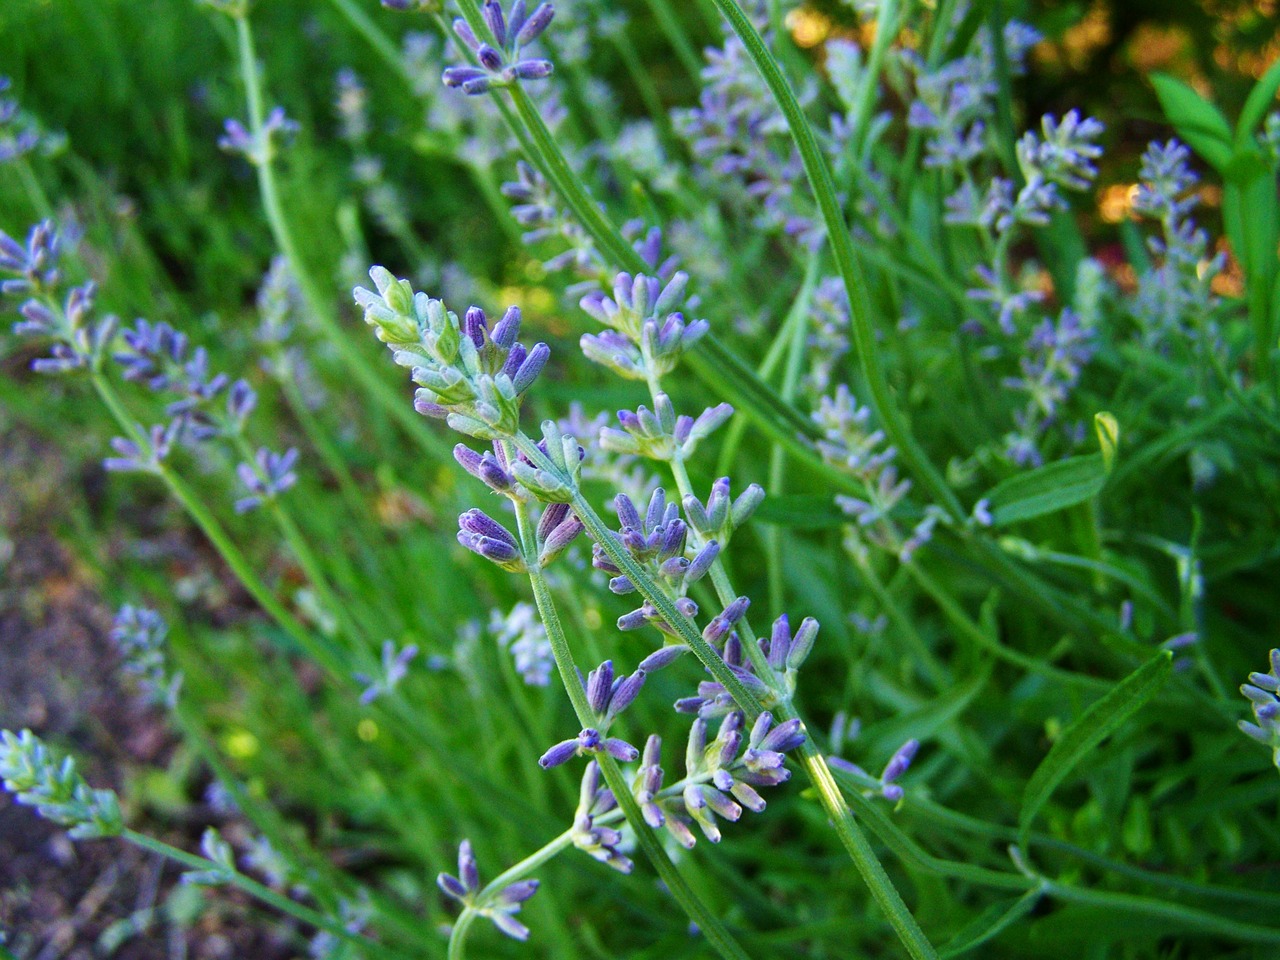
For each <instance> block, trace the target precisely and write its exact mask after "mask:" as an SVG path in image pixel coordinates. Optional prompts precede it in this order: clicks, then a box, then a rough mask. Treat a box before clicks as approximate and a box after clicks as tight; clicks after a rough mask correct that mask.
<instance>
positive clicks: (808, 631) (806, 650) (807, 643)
mask: <svg viewBox="0 0 1280 960" xmlns="http://www.w3.org/2000/svg"><path fill="white" fill-rule="evenodd" d="M817 639H818V621H817V620H815V619H813V617H805V618H804V620H803V621H802V622H801V623H800V629H799V630H797V631H796V634H795V636H794V637H793V638H792V639H791V649H790V651H789V652H788V653H787V658H786V667H787V669H788V670H799V669H800V667H802V666H803V665H804V662H805V660H807V659H808V658H809V654H810V653H811V652H812V651H813V645H814V642H815V641H816V640H817Z"/></svg>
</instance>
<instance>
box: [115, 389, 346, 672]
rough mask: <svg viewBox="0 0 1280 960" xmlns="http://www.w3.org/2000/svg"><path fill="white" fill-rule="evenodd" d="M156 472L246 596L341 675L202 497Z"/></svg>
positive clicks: (127, 427)
mask: <svg viewBox="0 0 1280 960" xmlns="http://www.w3.org/2000/svg"><path fill="white" fill-rule="evenodd" d="M90 378H91V382H92V384H93V388H94V390H95V391H96V392H97V394H98V397H99V398H100V399H101V400H102V402H103V404H104V405H105V406H106V408H107V410H108V411H109V412H110V413H111V416H112V417H113V418H114V419H115V421H116V423H117V424H118V425H119V426H120V429H122V430H124V431H125V432H126V433H127V434H128V435H129V436H130V437H132V438H133V439H134V440H135V441H137V442H139V443H145V442H146V439H147V438H145V437H143V436H142V435H141V433H140V432H139V430H138V426H137V424H136V423H135V422H134V421H133V419H132V418H131V417H130V416H129V414H128V412H127V411H126V410H125V408H124V404H123V403H121V401H120V398H119V396H117V394H116V392H115V390H114V389H112V387H111V384H110V383H108V382H107V379H106V377H104V376H103V375H102V373H101V372H99V371H93V372H92V373H91V374H90ZM157 473H158V474H159V476H160V479H161V480H163V481H164V484H165V486H166V487H168V488H169V492H170V493H172V494H173V496H174V497H175V498H176V499H177V501H178V502H179V503H180V504H181V505H182V507H183V508H184V509H185V510H186V511H187V513H188V514H189V515H190V517H191V519H192V520H194V521H195V523H196V526H198V527H199V528H200V530H201V532H203V533H204V535H205V536H206V537H207V538H208V539H209V542H210V543H212V544H213V547H214V549H215V550H217V552H218V555H219V556H220V557H222V560H223V562H224V563H226V565H227V566H228V567H230V568H231V572H232V573H233V574H235V576H236V579H238V580H239V581H240V582H241V583H242V584H243V585H244V588H245V589H246V590H248V591H249V594H250V596H252V597H253V599H254V600H255V601H256V602H257V603H258V605H259V606H260V607H262V609H263V610H265V611H266V612H267V614H268V615H270V616H271V618H272V619H273V620H275V621H276V622H277V623H278V624H280V626H281V627H282V628H283V629H284V631H285V632H286V633H288V634H289V636H290V637H291V638H292V639H293V640H294V641H295V642H296V643H297V644H298V646H300V647H301V648H302V649H303V650H306V651H307V653H308V654H310V655H311V656H312V657H314V658H315V659H316V661H317V662H318V663H320V664H321V666H323V667H324V668H325V669H326V670H328V671H329V672H330V673H332V674H334V675H335V676H338V677H345V670H344V669H343V666H342V661H341V659H340V658H339V657H338V655H337V653H336V652H335V651H333V650H332V649H330V648H329V647H328V645H327V644H324V643H321V642H320V641H319V640H318V639H317V638H316V637H315V636H314V635H313V634H312V632H311V631H310V630H308V629H307V628H306V627H305V626H303V624H302V622H301V621H299V620H298V619H297V618H296V617H295V616H294V615H293V614H292V613H290V612H289V611H288V609H287V608H286V607H285V605H284V604H283V603H282V602H281V601H280V598H279V597H277V596H276V595H275V593H274V592H273V591H272V590H271V589H270V588H269V587H268V586H267V585H266V584H265V583H264V582H263V581H262V578H261V577H259V576H258V573H257V571H256V570H255V569H254V568H253V564H251V563H250V562H249V559H248V558H247V557H246V556H245V555H244V554H243V553H241V552H240V548H239V547H237V546H236V545H235V543H234V542H233V541H232V539H231V537H230V535H229V534H228V533H227V532H226V530H225V529H224V528H223V526H222V524H220V523H219V522H218V520H217V518H216V517H215V516H214V515H213V513H212V511H210V510H209V508H208V507H206V506H205V504H204V502H203V500H201V498H200V497H199V496H198V495H197V494H196V493H195V491H193V490H192V489H191V488H190V487H188V486H187V484H186V482H185V481H184V480H183V479H182V478H181V477H179V476H178V474H177V473H175V472H174V471H173V470H172V469H170V467H169V466H168V465H166V464H165V463H163V462H162V463H160V464H159V465H158V467H157Z"/></svg>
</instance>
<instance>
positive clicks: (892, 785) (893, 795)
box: [827, 738, 920, 803]
mask: <svg viewBox="0 0 1280 960" xmlns="http://www.w3.org/2000/svg"><path fill="white" fill-rule="evenodd" d="M919 749H920V741H919V740H916V739H914V738H912V739H910V740H908V741H907V742H906V743H904V744H903V745H902V746H900V747H899V748H898V749H897V750H895V751H894V752H893V756H891V757H890V758H889V762H888V763H886V764H885V765H884V770H882V771H881V772H880V776H879V777H878V778H877V777H872V776H871V775H870V774H869V773H867V771H865V770H863V769H862V767H860V766H858V765H857V764H856V763H850V762H849V761H848V760H844V759H842V758H840V757H828V758H827V762H828V763H830V764H831V765H832V766H833V767H837V768H838V769H841V770H845V771H847V772H849V773H852V774H855V775H857V776H859V777H862V778H863V779H865V780H870V781H874V782H875V783H876V784H877V786H876V788H875V792H876V793H878V794H879V795H880V796H882V797H884V798H885V799H886V800H888V801H890V802H891V803H897V802H898V801H900V800H901V799H902V798H903V797H904V796H906V791H905V790H903V788H902V784H900V783H898V782H897V781H898V780H899V779H901V777H902V775H903V774H904V773H906V772H907V770H908V769H910V767H911V761H912V760H914V759H915V756H916V753H917V752H918V751H919ZM867 793H868V795H874V794H872V793H870V791H867Z"/></svg>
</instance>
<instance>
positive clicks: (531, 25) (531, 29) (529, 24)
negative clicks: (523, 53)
mask: <svg viewBox="0 0 1280 960" xmlns="http://www.w3.org/2000/svg"><path fill="white" fill-rule="evenodd" d="M555 15H556V11H555V8H554V7H553V6H552V5H551V4H549V3H542V4H539V5H538V8H537V9H536V10H534V11H533V13H532V14H530V15H529V19H527V20H526V21H525V22H524V24H523V25H522V26H521V27H520V29H519V32H518V33H517V34H516V46H517V47H523V46H525V45H526V44H530V43H533V41H534V40H536V39H538V36H539V35H540V34H541V33H542V31H544V30H546V29H547V26H548V25H549V24H550V23H551V20H552V18H553V17H555Z"/></svg>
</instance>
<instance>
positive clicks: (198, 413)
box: [113, 320, 258, 441]
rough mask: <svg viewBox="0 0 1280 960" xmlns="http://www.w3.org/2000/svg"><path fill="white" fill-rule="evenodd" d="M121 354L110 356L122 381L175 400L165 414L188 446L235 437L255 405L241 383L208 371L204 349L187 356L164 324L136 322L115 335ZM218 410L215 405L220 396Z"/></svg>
mask: <svg viewBox="0 0 1280 960" xmlns="http://www.w3.org/2000/svg"><path fill="white" fill-rule="evenodd" d="M121 340H123V342H124V348H123V349H122V350H119V351H117V352H116V353H115V354H114V357H113V359H114V360H115V362H116V363H117V364H118V365H119V367H120V370H121V372H122V374H123V376H124V378H125V379H126V380H130V381H134V382H138V383H142V384H143V385H145V386H146V387H147V388H148V389H149V390H151V391H153V392H155V393H170V394H174V395H176V399H175V400H173V401H172V402H170V403H169V404H168V405H167V406H166V407H165V413H166V414H167V415H168V416H170V417H172V418H174V419H175V420H180V421H182V435H183V437H184V438H186V439H189V440H193V441H202V440H208V439H210V438H212V437H215V436H236V435H239V434H240V433H242V432H243V431H244V425H245V422H246V421H247V420H248V418H249V415H250V414H251V413H252V412H253V410H254V408H255V407H256V406H257V404H258V396H257V393H256V392H255V391H254V389H253V387H251V386H250V385H249V382H248V381H247V380H245V379H243V378H241V379H238V380H236V381H235V382H234V383H233V382H232V381H231V378H230V377H229V376H228V375H227V374H225V373H213V372H212V371H211V370H210V369H209V354H208V351H207V350H206V349H205V348H204V347H196V348H195V349H194V350H190V349H189V347H190V341H189V340H188V338H187V336H186V334H184V333H180V332H179V331H177V330H175V329H174V328H173V327H171V326H169V324H167V323H151V322H149V321H147V320H138V321H136V322H135V323H134V325H133V326H132V327H129V328H127V329H125V330H124V331H123V333H122V334H121ZM223 395H225V397H226V399H225V401H224V402H223V404H222V406H221V408H219V407H218V406H216V405H215V403H214V401H216V400H217V399H218V398H219V397H220V396H223Z"/></svg>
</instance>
